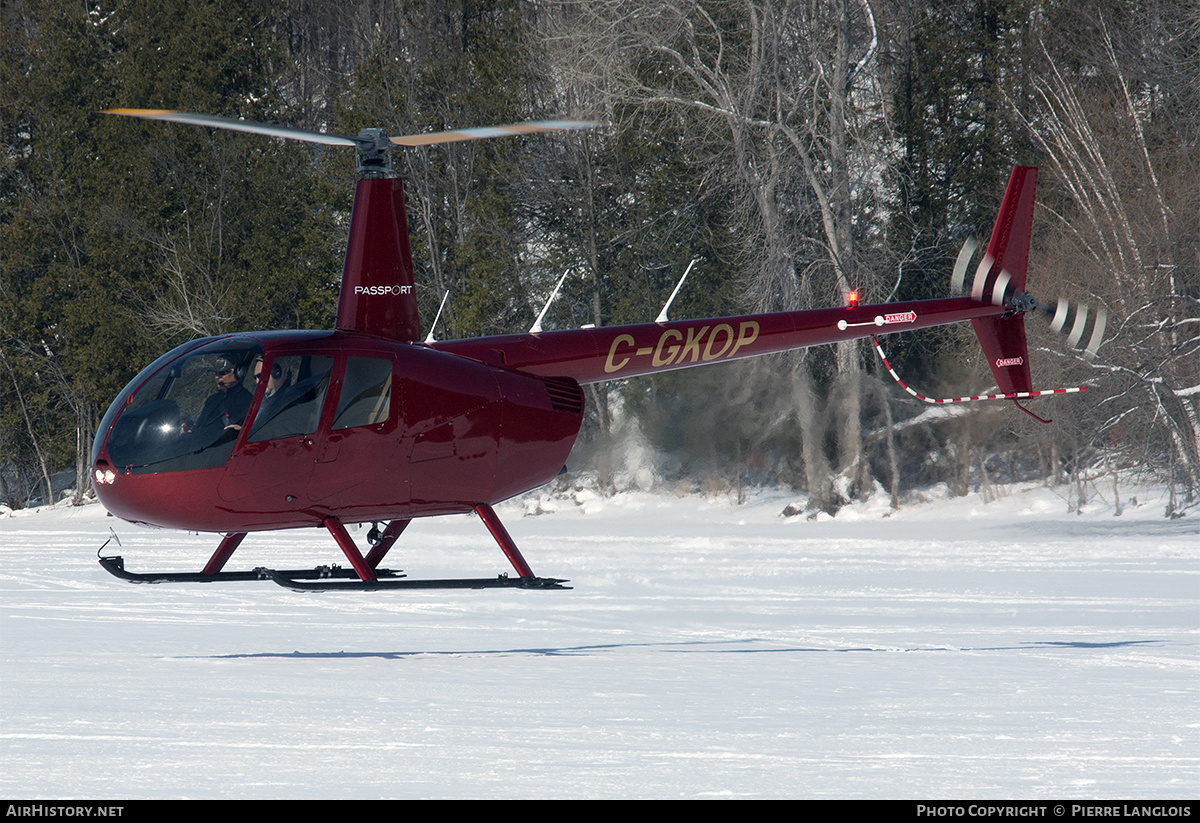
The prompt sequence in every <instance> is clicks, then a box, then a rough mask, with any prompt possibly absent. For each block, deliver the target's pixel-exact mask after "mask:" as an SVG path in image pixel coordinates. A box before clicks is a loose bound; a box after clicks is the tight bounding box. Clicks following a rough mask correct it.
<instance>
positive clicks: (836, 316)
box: [433, 297, 1005, 384]
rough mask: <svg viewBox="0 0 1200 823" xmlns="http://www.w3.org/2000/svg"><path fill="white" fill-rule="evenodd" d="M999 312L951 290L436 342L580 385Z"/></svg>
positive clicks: (1000, 309) (438, 346) (465, 353)
mask: <svg viewBox="0 0 1200 823" xmlns="http://www.w3.org/2000/svg"><path fill="white" fill-rule="evenodd" d="M1004 311H1005V309H1004V308H1003V307H1000V306H995V305H992V304H991V303H985V302H982V301H979V300H976V299H974V298H971V297H949V298H941V299H936V300H916V301H910V302H906V303H883V304H877V305H865V306H861V305H860V306H854V307H851V308H842V309H838V308H832V309H811V310H807V311H795V312H775V313H769V314H749V315H740V316H734V317H717V318H710V319H705V320H683V321H675V322H669V323H642V324H637V325H628V326H608V327H603V328H590V329H571V330H566V331H550V332H541V333H537V334H514V335H504V336H499V337H485V338H475V339H470V340H448V341H444V342H438V343H435V344H433V347H434V348H436V349H438V350H439V351H447V352H451V353H454V354H458V355H461V356H464V357H470V358H473V359H476V360H481V361H483V362H486V363H492V364H494V365H499V366H506V367H508V368H511V369H515V370H518V371H523V372H528V373H530V374H535V375H538V376H541V377H569V378H571V379H573V380H575V381H576V382H577V383H580V384H585V383H599V382H603V381H606V380H619V379H624V378H627V377H638V376H641V375H646V374H655V373H658V372H663V371H673V370H676V369H685V368H691V367H694V366H703V365H707V364H710V363H716V362H722V361H727V360H741V359H744V358H747V357H757V356H760V355H764V354H774V353H778V352H783V351H789V350H792V349H800V348H806V347H808V346H819V345H825V344H830V343H839V342H841V341H843V340H853V339H859V338H864V337H870V336H872V335H875V334H891V333H895V332H901V331H911V330H913V329H921V328H928V327H930V326H940V325H946V324H949V323H960V322H964V321H966V320H973V319H976V318H986V317H994V316H998V315H1000V314H1002V313H1003V312H1004Z"/></svg>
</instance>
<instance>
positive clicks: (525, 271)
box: [0, 0, 1200, 515]
mask: <svg viewBox="0 0 1200 823" xmlns="http://www.w3.org/2000/svg"><path fill="white" fill-rule="evenodd" d="M0 9H2V11H0V49H2V54H0V139H2V143H3V148H2V156H0V386H3V389H2V391H3V403H2V404H0V503H7V504H8V505H10V506H13V507H20V506H24V505H29V504H31V503H36V502H39V501H41V500H43V499H46V498H49V497H52V496H53V495H52V493H51V492H50V486H51V478H52V477H53V476H54V475H56V474H57V473H61V472H64V471H66V472H74V473H75V475H76V478H77V479H76V481H75V483H74V491H75V494H76V496H77V497H82V496H83V495H86V494H87V493H88V492H89V491H90V485H89V484H90V481H89V479H88V477H87V465H86V462H87V457H88V452H89V450H90V447H91V441H92V438H93V435H94V433H95V427H96V425H97V423H98V421H99V419H100V417H101V415H102V414H103V412H104V411H105V408H106V406H107V404H108V403H109V402H110V401H111V399H112V398H113V397H114V396H115V395H116V394H117V392H118V391H119V390H120V389H121V387H122V386H123V385H124V384H125V383H126V382H127V381H128V380H129V379H130V378H131V377H132V376H133V375H134V374H135V373H136V372H137V371H138V370H140V369H141V368H142V367H143V366H145V365H146V364H147V363H149V362H150V361H151V360H153V359H154V358H155V357H156V356H157V355H158V354H160V353H161V352H163V351H165V350H167V349H169V348H170V347H172V346H174V345H176V344H178V343H180V342H183V341H184V340H187V339H190V338H194V337H199V336H205V335H211V334H218V333H224V332H234V331H239V330H254V329H264V328H277V327H282V328H329V327H331V325H332V321H333V317H334V314H335V309H336V300H337V288H338V281H339V278H340V275H341V259H342V254H343V252H344V244H345V237H346V230H347V226H348V219H349V210H350V200H351V196H352V192H353V180H354V167H353V166H354V158H353V156H352V155H353V153H352V152H348V151H345V150H341V149H331V148H326V147H316V146H309V145H302V144H293V143H288V142H284V141H280V140H274V139H268V138H262V137H258V136H253V135H245V134H230V133H223V132H214V131H211V130H208V129H203V128H197V127H189V126H177V125H172V124H164V123H146V122H141V121H133V120H129V119H127V118H117V117H111V116H106V115H104V114H101V112H102V111H103V110H104V109H108V108H114V107H138V108H172V109H182V110H186V111H195V112H202V113H206V114H218V115H225V116H229V117H240V118H246V119H254V120H261V121H268V122H276V123H284V124H289V125H294V126H298V127H302V128H308V129H318V130H328V131H335V132H340V133H357V131H358V130H359V129H360V128H364V127H383V128H386V129H387V130H388V132H389V133H391V134H409V133H415V132H423V131H439V130H444V129H450V128H460V127H467V126H480V125H493V124H500V123H509V122H515V121H520V120H526V119H545V118H567V117H570V118H585V119H596V120H602V121H605V122H606V123H608V124H609V125H608V126H607V127H605V128H601V129H597V130H594V131H588V132H579V133H571V134H562V135H554V136H548V137H532V138H517V139H503V140H491V141H479V142H472V143H458V144H450V145H444V146H434V147H428V148H421V149H412V150H406V151H404V152H403V153H402V154H400V155H399V156H398V161H397V164H398V170H399V172H400V173H401V175H402V176H403V177H404V179H405V184H406V189H407V193H408V209H409V227H410V230H411V234H412V243H413V251H414V257H415V260H416V267H417V282H418V284H419V286H418V288H419V294H420V302H421V308H422V319H423V322H425V323H426V324H429V323H431V322H432V321H433V318H434V316H435V314H436V313H437V309H438V306H439V304H440V302H441V300H442V297H443V295H444V294H446V292H449V299H448V301H447V302H446V308H445V310H444V311H443V313H442V316H441V320H440V321H439V323H438V326H437V329H436V330H435V334H436V336H437V337H438V338H441V339H446V338H451V337H468V336H476V335H486V334H497V333H505V332H514V331H525V330H527V329H528V328H529V326H530V324H531V323H532V321H533V319H534V318H535V317H536V316H537V313H538V312H539V311H540V309H541V307H542V305H543V303H544V301H545V300H546V298H547V296H548V295H549V293H550V292H551V290H552V289H553V287H554V284H555V283H556V282H557V281H558V279H559V277H560V276H561V275H562V274H563V273H564V272H569V273H570V274H569V275H568V277H567V279H566V282H565V284H564V293H563V295H562V297H560V299H559V300H558V301H557V302H556V303H555V304H554V305H553V307H552V309H551V311H550V313H549V314H548V316H547V319H546V320H545V321H544V326H545V327H546V328H555V327H558V328H562V327H568V326H578V325H582V324H584V323H596V324H615V323H628V322H645V321H650V320H653V319H654V317H655V315H656V314H657V312H658V310H659V308H661V306H662V304H663V303H664V302H665V301H666V298H667V297H668V295H669V294H670V292H671V289H672V288H673V287H674V285H675V283H676V281H677V280H678V278H679V277H680V275H681V274H682V273H683V271H684V270H685V269H686V268H687V266H688V264H689V262H691V261H692V260H696V261H697V262H696V265H695V268H694V269H693V271H692V273H691V276H690V277H689V279H688V281H687V283H686V285H685V286H684V288H683V289H682V291H681V292H680V295H679V297H678V298H677V299H676V301H675V303H674V305H673V306H672V309H671V316H672V317H673V318H676V319H680V318H684V317H701V316H712V315H718V314H730V313H741V312H746V311H771V310H785V309H801V308H810V307H818V306H827V305H840V304H841V303H842V302H843V300H844V299H845V295H846V294H847V292H848V291H849V290H851V289H857V290H858V291H859V292H860V293H861V294H862V295H863V299H864V301H867V302H878V301H883V300H889V299H915V298H926V297H934V296H943V295H946V294H948V291H949V280H950V271H951V268H952V265H953V261H954V258H955V256H956V254H957V253H958V251H959V249H960V248H961V246H962V245H963V243H964V241H965V240H966V239H967V238H969V237H972V236H975V237H978V238H979V239H980V241H981V242H986V238H987V235H988V233H989V231H990V229H991V222H992V220H993V219H994V215H995V212H996V209H997V207H998V205H999V200H1000V197H1001V194H1002V192H1003V188H1004V184H1005V181H1006V179H1007V175H1008V173H1009V170H1010V168H1011V166H1012V165H1014V164H1022V165H1035V166H1038V167H1040V169H1041V175H1040V177H1039V190H1038V208H1037V214H1036V217H1035V227H1034V238H1033V251H1032V255H1031V260H1030V272H1029V283H1028V288H1029V290H1030V291H1031V292H1032V293H1033V294H1034V295H1035V296H1037V297H1038V298H1039V299H1040V300H1041V301H1042V302H1043V303H1045V302H1053V301H1054V300H1055V299H1057V298H1058V297H1066V298H1068V299H1070V300H1072V301H1076V302H1080V303H1088V304H1090V305H1093V306H1095V305H1097V304H1104V305H1105V306H1107V307H1108V311H1109V326H1108V335H1107V339H1106V340H1105V342H1104V344H1103V345H1102V346H1101V348H1100V350H1099V352H1098V356H1097V357H1096V358H1095V359H1094V360H1088V359H1085V358H1083V357H1082V356H1080V355H1079V354H1078V353H1075V352H1073V351H1071V350H1069V348H1068V347H1067V346H1066V344H1065V341H1064V340H1063V339H1062V338H1060V337H1058V336H1057V335H1055V334H1054V333H1052V332H1051V331H1050V330H1049V329H1048V327H1047V326H1048V324H1046V323H1044V322H1040V320H1039V319H1038V318H1036V317H1032V316H1031V317H1030V318H1029V320H1028V323H1027V326H1028V327H1029V335H1030V347H1031V355H1032V357H1031V360H1032V361H1033V367H1034V383H1035V388H1056V387H1060V386H1067V385H1086V386H1088V388H1089V391H1088V392H1087V393H1085V394H1084V395H1082V396H1080V395H1069V396H1067V397H1066V398H1065V399H1060V398H1051V399H1045V400H1038V401H1030V405H1031V407H1033V408H1034V409H1035V410H1036V411H1037V412H1038V413H1039V414H1041V415H1043V416H1045V417H1051V418H1054V424H1053V425H1049V426H1046V425H1041V424H1039V423H1037V422H1036V421H1034V420H1032V419H1031V418H1030V417H1028V416H1026V415H1024V414H1021V413H1020V412H1019V411H1017V410H1016V409H1014V408H1013V407H1012V405H1011V404H1008V403H995V404H973V405H971V406H954V407H945V406H942V407H929V406H926V405H924V404H921V403H920V402H918V401H916V400H914V399H913V398H911V397H909V396H908V395H907V394H905V393H904V392H903V391H902V390H900V389H899V387H897V386H896V385H895V384H894V383H893V382H892V381H891V379H890V378H889V377H888V376H887V374H886V372H885V371H883V370H882V369H881V367H880V364H879V363H878V361H877V359H876V357H875V354H874V352H873V351H872V350H871V349H870V348H869V346H867V345H864V344H862V343H853V344H852V343H847V344H844V345H841V346H837V347H827V348H817V349H811V350H806V351H803V352H799V353H795V354H792V355H787V356H773V357H767V358H761V359H757V360H753V361H746V362H743V363H737V364H726V365H719V366H712V367H709V368H705V369H696V370H688V371H684V372H677V373H672V374H669V375H663V376H659V377H654V378H638V379H634V380H629V381H618V382H615V383H609V384H602V385H599V386H596V387H589V391H588V399H589V412H588V420H587V422H586V425H585V431H584V435H583V437H582V438H581V441H580V443H579V445H578V446H577V447H576V451H575V453H574V454H573V457H572V462H571V469H572V474H571V478H572V481H573V482H577V483H588V484H591V485H593V486H595V487H597V488H600V489H603V490H612V489H619V488H622V487H624V486H626V485H628V484H631V483H635V482H636V483H641V484H643V485H644V484H646V483H651V484H659V485H669V486H670V487H672V488H677V489H680V490H682V491H684V492H687V491H702V492H708V493H729V492H732V491H735V490H740V489H743V488H745V487H746V486H748V485H755V484H785V485H789V486H792V487H794V488H796V489H797V490H800V491H803V492H805V493H807V495H808V499H809V501H810V504H809V505H810V508H811V509H813V510H817V509H820V510H825V511H835V510H836V509H837V508H838V507H839V506H840V505H843V504H844V503H845V502H846V501H848V500H850V499H854V498H861V497H864V496H866V495H870V494H887V495H890V496H891V499H892V502H893V505H902V504H903V502H904V500H906V499H908V497H909V496H910V495H911V494H913V493H914V492H919V491H920V490H921V489H923V488H926V487H928V486H931V485H933V484H939V483H945V484H948V485H949V486H950V488H952V489H953V490H954V491H955V492H957V493H966V492H967V491H968V490H982V491H983V492H984V493H985V494H1000V493H1002V491H1003V486H1004V484H1007V483H1012V482H1015V481H1017V480H1027V479H1031V478H1043V479H1045V480H1046V482H1050V483H1062V484H1063V487H1064V490H1065V491H1064V494H1066V495H1067V497H1068V499H1069V500H1071V501H1073V503H1074V504H1078V503H1082V502H1083V501H1084V500H1086V499H1087V498H1088V497H1089V496H1091V495H1092V494H1095V493H1098V492H1100V491H1103V493H1104V494H1106V495H1112V500H1113V502H1114V505H1115V506H1116V508H1117V510H1118V511H1119V509H1120V506H1121V497H1120V494H1121V492H1120V486H1119V483H1118V480H1117V478H1118V477H1119V476H1124V473H1126V472H1135V473H1145V474H1153V475H1154V476H1155V477H1156V478H1158V479H1160V480H1164V481H1166V482H1167V483H1168V485H1169V488H1170V489H1171V499H1170V501H1169V503H1168V505H1167V508H1166V512H1165V513H1166V514H1167V515H1178V514H1180V513H1181V512H1183V511H1185V510H1186V509H1187V508H1188V507H1190V506H1193V505H1195V504H1196V502H1197V495H1198V493H1200V450H1198V449H1200V351H1198V350H1200V240H1198V238H1200V175H1198V173H1197V172H1198V168H1197V163H1198V158H1200V154H1198V153H1197V138H1198V136H1200V48H1198V46H1200V4H1197V3H1196V2H1195V0H1191V1H1190V2H1184V1H1183V0H953V2H951V0H807V2H788V1H787V0H720V1H718V2H689V1H688V0H668V1H667V2H633V1H632V0H630V1H628V2H627V1H626V0H584V1H583V2H551V1H550V0H478V1H477V2H467V1H466V0H436V2H435V1H433V0H427V1H424V2H423V1H422V0H338V1H337V2H333V1H332V0H220V1H219V2H217V0H187V1H186V2H184V1H183V0H154V2H147V0H89V1H88V2H84V1H83V0H3V4H2V6H0ZM883 342H884V345H885V347H886V349H887V351H888V355H889V357H890V359H891V360H892V362H893V364H894V365H895V366H896V368H897V370H898V371H899V373H900V374H901V375H902V376H903V377H904V378H905V380H906V382H908V383H909V384H911V385H913V386H914V387H916V388H918V389H919V390H920V391H922V393H924V394H926V395H929V396H962V395H968V394H977V393H983V392H986V391H988V390H989V389H991V388H992V386H991V385H990V381H991V377H990V372H989V370H988V369H987V367H986V363H984V362H983V358H982V354H981V352H980V351H979V350H978V346H977V344H976V343H975V341H974V336H973V334H972V333H971V331H970V329H969V327H964V328H954V329H942V330H931V331H927V332H922V333H913V334H908V335H901V336H889V337H885V338H883ZM1034 404H1036V406H1035V405H1034ZM68 485H69V484H68Z"/></svg>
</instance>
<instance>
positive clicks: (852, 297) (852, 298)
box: [846, 289, 858, 309]
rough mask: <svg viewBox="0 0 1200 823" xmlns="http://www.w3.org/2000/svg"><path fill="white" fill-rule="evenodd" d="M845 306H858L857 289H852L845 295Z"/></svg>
mask: <svg viewBox="0 0 1200 823" xmlns="http://www.w3.org/2000/svg"><path fill="white" fill-rule="evenodd" d="M846 308H848V309H854V308H858V289H854V290H853V291H851V292H850V293H849V294H847V295H846Z"/></svg>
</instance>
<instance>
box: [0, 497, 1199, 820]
mask: <svg viewBox="0 0 1200 823" xmlns="http://www.w3.org/2000/svg"><path fill="white" fill-rule="evenodd" d="M789 502H792V501H791V498H789V497H788V496H787V495H786V494H783V493H772V492H759V493H756V494H754V495H752V496H751V498H750V500H749V502H747V503H746V504H745V505H741V506H738V505H735V504H734V503H733V502H731V501H729V500H726V499H721V500H709V499H703V498H698V497H687V498H678V497H671V496H665V495H651V494H640V493H639V494H626V495H618V496H616V497H614V498H605V499H602V498H599V497H595V496H593V495H588V494H581V495H579V496H578V498H577V499H576V500H575V501H571V500H562V499H554V498H549V497H541V498H530V499H527V500H523V501H514V502H512V503H509V504H507V505H504V506H501V507H499V509H498V511H499V512H500V515H501V517H502V518H503V519H504V520H505V522H506V524H507V525H508V527H509V531H510V532H511V533H512V534H513V536H514V538H515V539H516V540H517V542H518V544H519V545H520V546H521V547H522V550H523V551H524V553H525V556H526V558H527V559H528V561H529V563H530V565H531V566H532V567H533V569H534V571H535V572H537V573H538V574H541V575H544V576H556V577H565V578H570V580H571V585H573V586H574V589H573V590H571V591H544V592H539V591H508V590H501V591H423V592H373V593H362V592H360V593H349V592H335V593H320V594H308V593H298V592H293V591H289V590H285V589H282V588H280V587H278V586H276V585H274V584H273V583H269V582H245V583H228V584H221V585H204V584H161V585H130V584H128V583H123V582H120V581H118V580H117V579H115V578H113V577H111V576H109V575H108V574H107V573H105V572H104V571H103V570H102V569H101V568H100V566H99V565H98V564H97V563H96V550H97V549H98V548H99V547H100V545H101V544H102V543H103V542H104V541H105V540H106V539H107V538H108V536H109V529H110V527H112V528H115V529H116V532H117V535H118V536H119V538H120V541H121V547H120V548H119V549H116V551H118V552H119V553H120V554H122V555H123V556H124V557H125V560H126V565H127V567H128V568H129V569H130V570H132V571H148V570H164V569H167V570H187V571H191V570H197V569H198V568H199V567H200V565H201V564H202V563H203V561H204V559H205V558H207V556H208V554H209V553H210V552H211V551H212V549H213V548H214V546H215V539H214V538H213V536H211V535H190V534H181V533H174V532H158V531H150V530H145V529H139V528H135V527H133V526H130V525H129V524H125V523H122V522H119V521H116V520H114V519H113V518H108V517H106V516H105V513H104V511H103V510H102V509H101V508H100V507H99V506H98V505H91V506H84V507H80V508H74V509H72V508H60V509H57V510H48V511H41V512H37V513H27V512H17V513H14V514H12V515H10V516H7V517H0V559H2V564H3V565H2V568H0V703H2V705H0V794H3V795H5V796H10V797H38V798H59V799H65V798H95V799H102V798H116V799H134V798H183V797H197V798H251V797H256V798H278V797H285V798H341V797H361V798H365V797H435V798H456V797H472V798H484V797H486V798H588V797H602V798H647V797H655V798H676V797H683V798H702V797H763V798H766V797H809V798H874V797H884V798H914V799H939V798H941V799H955V798H977V799H978V798H989V799H990V798H1021V799H1031V798H1134V799H1162V798H1195V797H1197V795H1198V794H1200V792H1198V789H1200V653H1198V650H1200V519H1198V518H1197V516H1196V515H1194V514H1193V515H1192V516H1190V517H1185V518H1181V519H1178V520H1165V519H1163V517H1162V512H1163V501H1162V500H1160V499H1158V498H1156V497H1155V496H1154V492H1152V491H1144V492H1142V494H1140V495H1139V499H1138V504H1137V505H1133V504H1132V503H1130V502H1128V501H1127V502H1126V507H1125V509H1124V511H1123V512H1122V514H1121V515H1120V516H1114V514H1113V507H1112V505H1111V504H1107V503H1105V502H1104V501H1099V500H1098V501H1097V502H1096V503H1095V504H1094V505H1093V506H1092V507H1091V508H1090V509H1089V510H1087V511H1085V512H1084V513H1083V514H1081V515H1075V514H1069V513H1068V512H1067V508H1068V507H1067V504H1066V502H1065V500H1064V499H1062V498H1061V497H1060V496H1059V495H1058V494H1056V493H1055V492H1054V491H1053V490H1050V489H1045V488H1038V487H1028V488H1024V489H1014V490H1010V492H1009V493H1008V494H1007V495H1006V496H1004V497H1002V498H1001V499H999V500H997V501H995V502H992V503H990V504H986V505H985V504H984V503H983V502H981V501H980V500H979V499H978V498H975V497H970V498H962V499H955V500H950V499H945V498H941V499H933V500H931V501H929V502H927V503H924V504H921V505H914V506H911V507H909V508H906V509H904V510H902V511H900V512H898V513H896V514H892V515H891V516H886V515H887V510H886V508H885V507H882V506H881V505H879V504H866V505H863V506H859V507H852V508H847V509H844V510H843V511H842V512H841V513H840V514H839V515H838V517H837V518H823V519H821V520H818V521H816V522H813V521H807V520H805V519H804V518H803V517H800V518H791V519H788V518H784V517H781V516H780V512H781V510H783V508H784V507H785V506H786V505H787V504H788V503H789ZM539 507H540V509H541V511H540V512H539V511H538V509H539ZM535 512H537V513H535ZM526 513H528V516H523V515H524V514H526ZM358 536H359V539H360V542H364V541H363V536H362V532H359V533H358ZM111 548H113V547H110V549H111ZM389 561H390V562H389V563H387V564H385V565H388V566H390V567H393V568H395V567H402V568H404V569H405V570H406V571H407V572H408V573H409V575H410V576H412V577H447V576H467V577H475V576H485V575H490V574H495V573H499V572H503V571H506V570H507V564H506V562H505V561H504V558H503V556H502V555H501V554H500V552H499V550H498V549H497V548H496V547H495V544H494V543H492V541H491V538H490V537H489V536H488V535H487V533H486V531H485V530H484V528H483V526H482V524H481V523H480V522H479V521H478V520H477V519H475V518H473V517H460V518H441V519H432V520H424V521H417V522H416V523H414V524H413V525H412V526H411V527H410V528H409V530H408V532H407V533H406V534H405V535H404V537H403V539H402V541H401V543H400V544H399V546H398V547H397V548H396V549H395V550H394V551H393V553H392V556H391V557H389ZM329 562H338V563H343V564H344V560H342V559H341V557H340V553H339V552H338V551H337V549H336V547H335V545H334V544H333V542H332V540H331V539H330V538H329V536H328V535H327V534H325V533H323V532H321V531H318V530H315V529H314V530H305V531H292V532H283V533H275V534H268V535H251V536H250V537H249V538H247V540H246V541H245V543H243V545H242V548H241V549H239V551H238V553H237V554H236V555H235V556H234V559H233V561H231V563H230V565H229V568H249V567H253V566H273V567H276V568H288V567H297V566H312V565H316V564H318V563H329Z"/></svg>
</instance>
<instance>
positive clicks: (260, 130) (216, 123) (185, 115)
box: [104, 109, 361, 146]
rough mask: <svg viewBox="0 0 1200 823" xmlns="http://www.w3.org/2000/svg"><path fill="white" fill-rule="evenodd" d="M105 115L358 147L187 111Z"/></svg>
mask: <svg viewBox="0 0 1200 823" xmlns="http://www.w3.org/2000/svg"><path fill="white" fill-rule="evenodd" d="M104 113H105V114H120V115H124V116H125V117H140V118H142V119H144V120H168V121H170V122H172V123H187V124H188V125H192V126H210V127H211V128H215V129H227V130H230V131H244V132H249V133H250V134H265V135H267V136H269V137H284V138H287V139H288V140H303V141H305V142H307V143H321V144H323V145H326V146H357V145H358V144H359V142H361V141H359V140H358V138H355V137H349V136H347V135H344V134H325V133H323V132H319V131H307V130H306V129H296V128H292V127H291V126H274V125H271V124H269V123H254V122H251V121H248V120H234V119H233V118H231V117H216V116H214V115H210V114H192V113H190V112H186V111H172V110H170V109H108V110H107V111H105V112H104Z"/></svg>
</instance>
